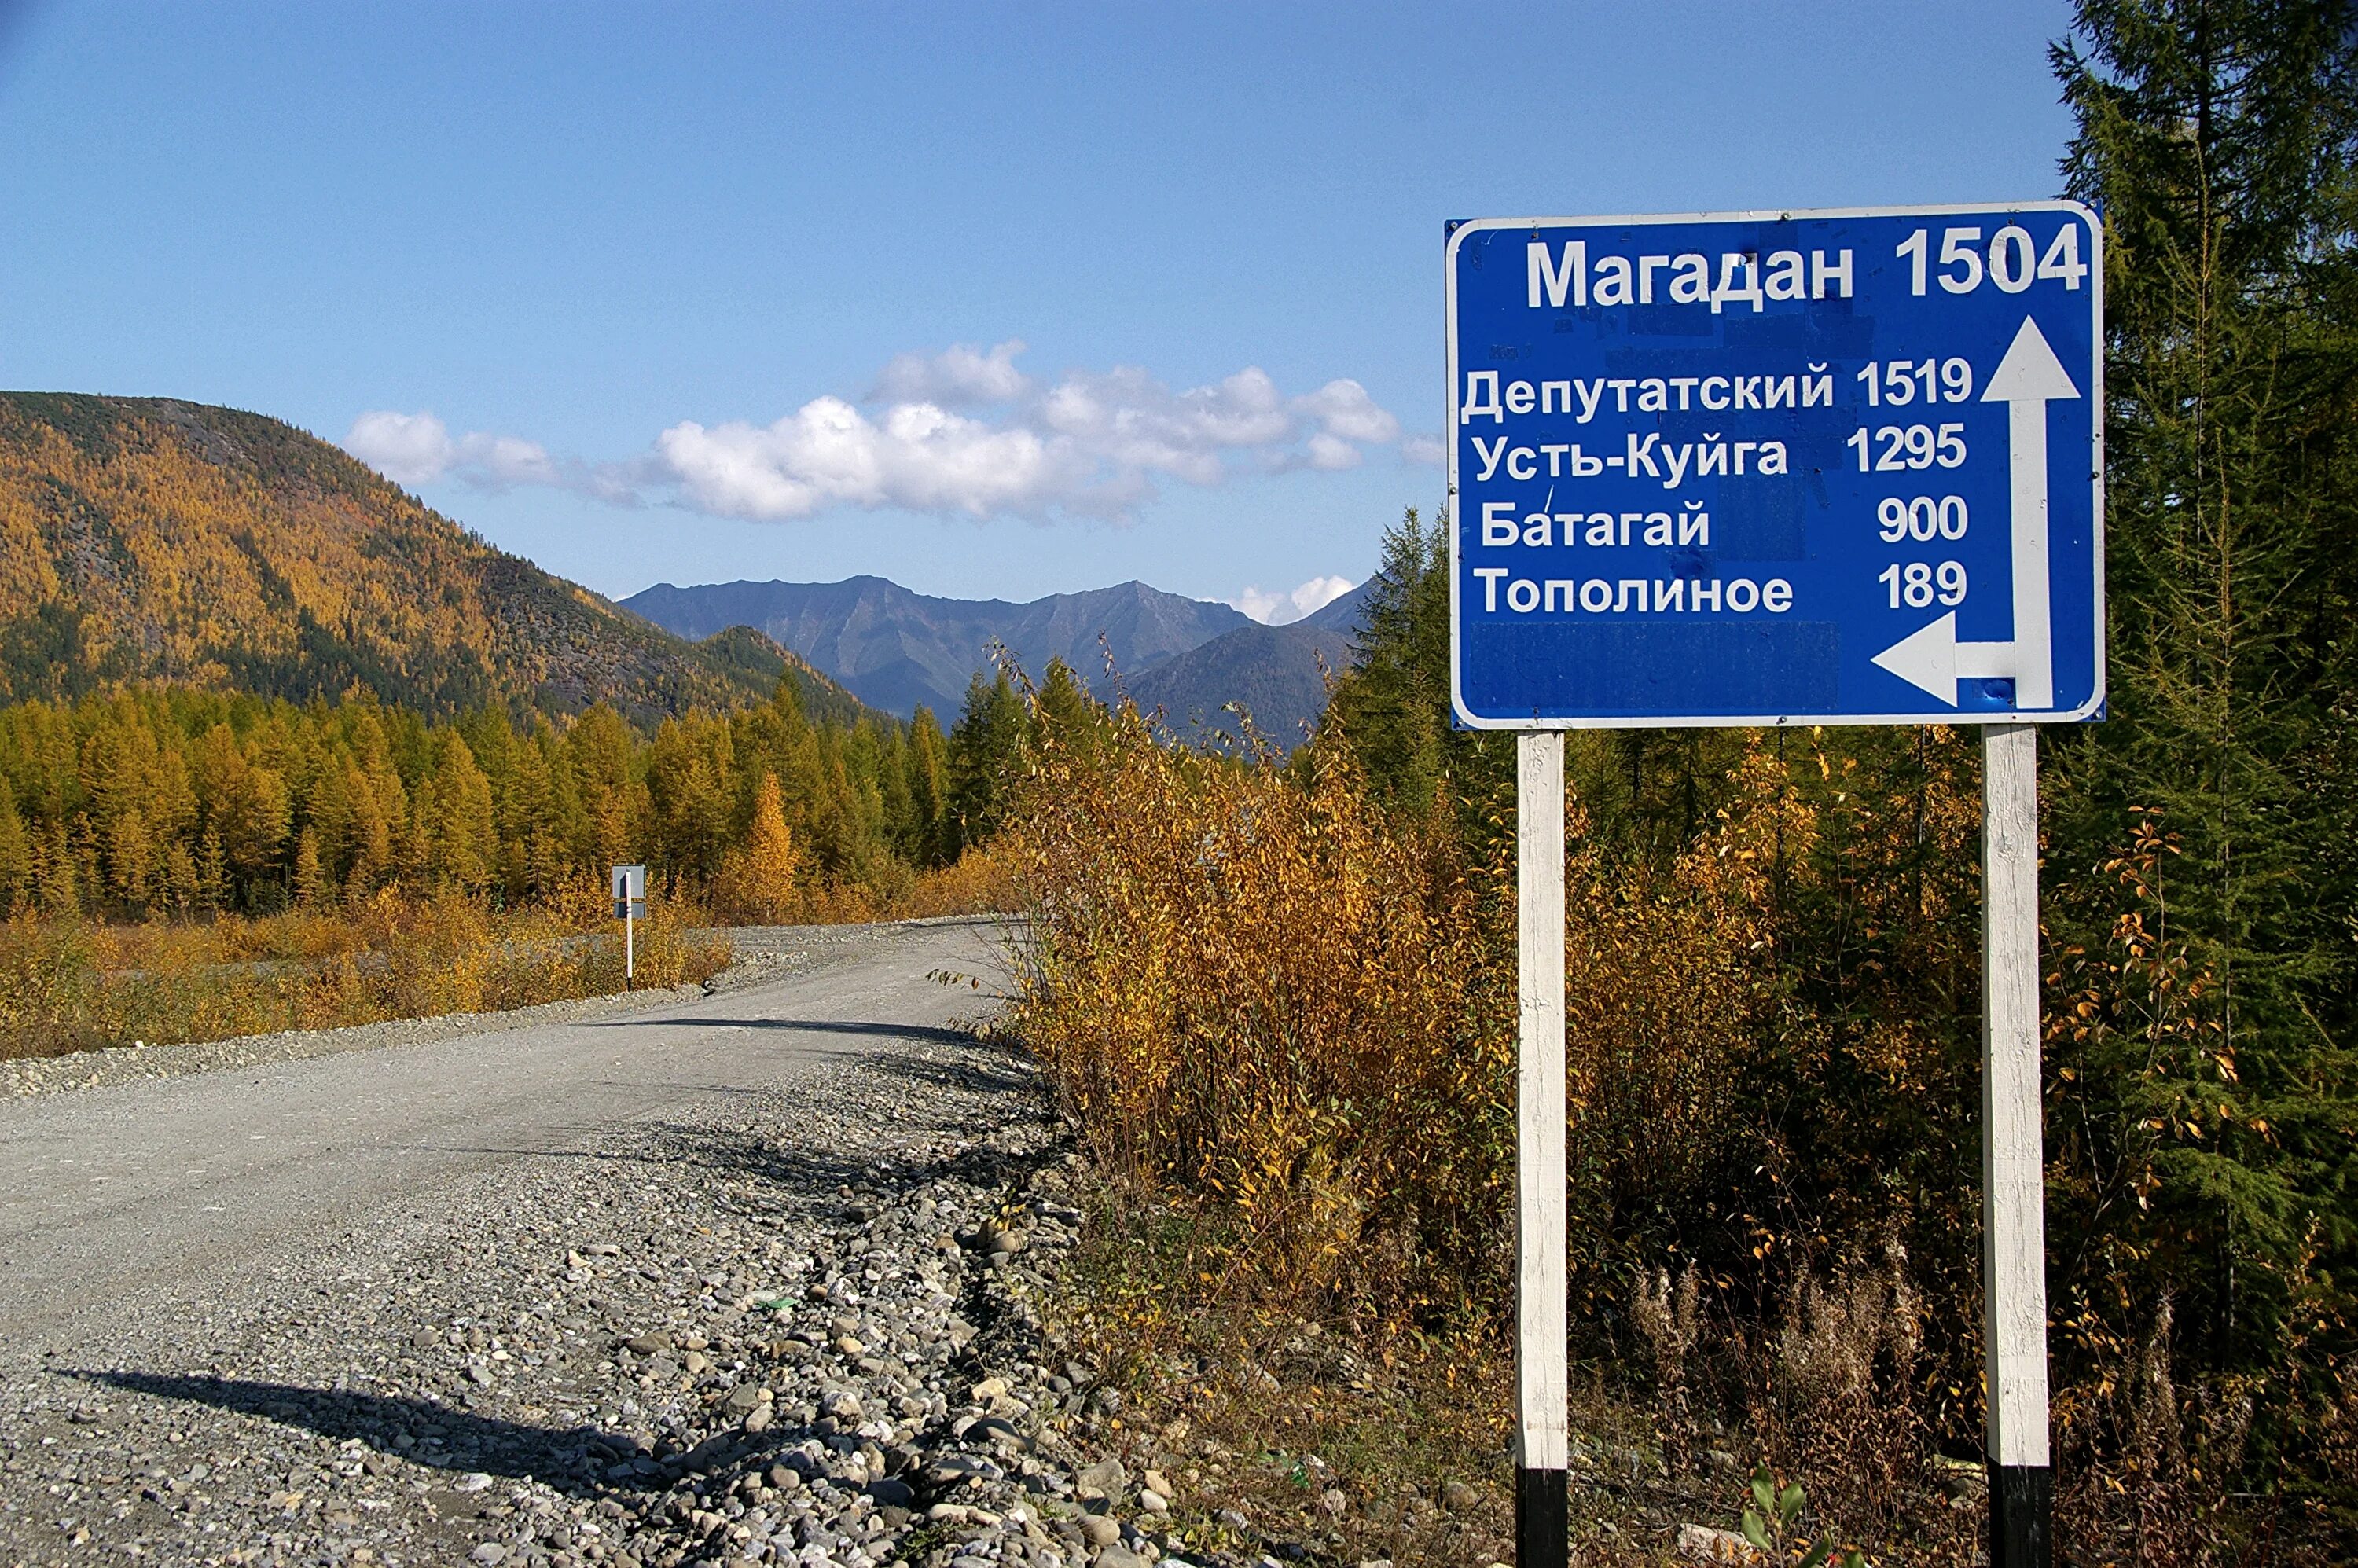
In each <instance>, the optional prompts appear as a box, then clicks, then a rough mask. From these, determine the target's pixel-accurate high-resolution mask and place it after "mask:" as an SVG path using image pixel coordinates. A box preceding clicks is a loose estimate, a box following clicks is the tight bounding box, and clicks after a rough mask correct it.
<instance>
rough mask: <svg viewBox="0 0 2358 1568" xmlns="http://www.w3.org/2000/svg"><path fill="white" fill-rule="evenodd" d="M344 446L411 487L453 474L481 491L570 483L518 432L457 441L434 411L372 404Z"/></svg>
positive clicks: (470, 435) (544, 452)
mask: <svg viewBox="0 0 2358 1568" xmlns="http://www.w3.org/2000/svg"><path fill="white" fill-rule="evenodd" d="M344 450H346V451H348V452H350V453H352V456H354V457H356V458H358V459H360V460H361V461H362V462H364V463H366V464H368V465H369V466H370V467H371V468H373V469H375V470H377V471H378V472H379V473H381V474H383V475H384V477H385V478H387V479H389V480H391V481H394V482H395V484H406V485H408V486H410V487H412V488H413V489H414V488H416V486H418V485H421V484H431V483H432V482H434V481H436V480H438V479H444V478H455V479H459V480H462V481H465V482H467V483H469V484H471V485H473V486H475V487H476V488H477V489H479V490H505V489H507V488H508V487H509V486H510V485H515V484H548V485H559V484H565V483H567V482H568V480H567V478H566V476H564V475H563V474H561V473H560V472H559V471H558V467H557V462H556V460H553V459H552V458H550V457H549V455H548V451H547V449H546V448H544V447H542V446H540V445H539V444H538V443H537V442H534V441H527V440H525V439H524V438H522V437H519V436H493V435H487V434H485V433H484V432H482V431H481V430H475V431H470V432H469V433H468V434H466V435H464V436H462V437H460V438H459V439H457V440H455V441H454V440H452V439H451V438H450V427H449V426H447V425H445V424H443V423H442V421H441V420H440V419H438V418H437V417H436V416H434V415H433V414H432V413H430V412H427V411H425V410H420V411H419V412H417V413H416V414H400V413H395V411H393V410H392V409H389V408H374V409H371V410H370V411H369V412H367V413H365V414H363V415H362V416H360V417H359V418H357V419H355V420H353V421H352V428H351V429H350V430H348V431H346V432H345V433H344Z"/></svg>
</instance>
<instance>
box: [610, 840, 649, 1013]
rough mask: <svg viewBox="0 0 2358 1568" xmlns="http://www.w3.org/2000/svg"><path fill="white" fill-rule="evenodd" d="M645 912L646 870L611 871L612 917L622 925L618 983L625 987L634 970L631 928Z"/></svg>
mask: <svg viewBox="0 0 2358 1568" xmlns="http://www.w3.org/2000/svg"><path fill="white" fill-rule="evenodd" d="M646 912H647V869H646V868H645V867H644V866H616V867H615V868H614V918H615V919H617V920H619V921H621V922H622V983H623V984H624V985H625V986H628V985H629V984H630V983H631V981H632V979H633V978H634V976H635V973H636V970H637V967H638V964H637V960H638V954H637V951H636V943H635V940H634V938H635V935H636V931H635V927H636V925H637V923H638V917H639V916H640V915H642V914H645V913H646Z"/></svg>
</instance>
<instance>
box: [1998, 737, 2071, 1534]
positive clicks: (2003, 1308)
mask: <svg viewBox="0 0 2358 1568" xmlns="http://www.w3.org/2000/svg"><path fill="white" fill-rule="evenodd" d="M2039 1108H2040V1096H2039V732H2038V730H2035V729H2034V728H2032V727H2031V726H2030V725H2028V724H1992V725H1988V726H1986V727H1985V728H1984V729H1983V730H1982V1324H1983V1330H1982V1332H1983V1345H1984V1354H1985V1356H1986V1357H1987V1366H1988V1378H1989V1387H1988V1389H1987V1390H1986V1392H1985V1398H1986V1401H1987V1409H1986V1418H1987V1444H1988V1453H1989V1485H1990V1544H1989V1551H1990V1561H1991V1563H1994V1564H1997V1565H1998V1568H2030V1565H2033V1564H2039V1565H2043V1564H2045V1563H2047V1561H2048V1554H2049V1550H2050V1547H2049V1541H2048V1535H2049V1525H2048V1520H2049V1518H2050V1513H2051V1511H2052V1508H2053V1498H2054V1481H2053V1473H2052V1472H2051V1471H2050V1470H2049V1469H2048V1458H2047V1210H2046V1155H2045V1152H2044V1144H2043V1141H2042V1137H2041V1130H2040V1122H2039Z"/></svg>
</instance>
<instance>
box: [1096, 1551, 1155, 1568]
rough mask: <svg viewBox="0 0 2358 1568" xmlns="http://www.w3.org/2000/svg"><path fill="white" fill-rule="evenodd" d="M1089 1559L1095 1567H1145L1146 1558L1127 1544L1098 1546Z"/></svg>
mask: <svg viewBox="0 0 2358 1568" xmlns="http://www.w3.org/2000/svg"><path fill="white" fill-rule="evenodd" d="M1090 1561H1091V1562H1093V1563H1096V1564H1097V1568H1147V1563H1146V1559H1145V1558H1143V1557H1141V1556H1140V1555H1139V1554H1138V1553H1137V1552H1132V1551H1131V1550H1130V1548H1128V1547H1127V1546H1100V1547H1098V1554H1097V1556H1096V1557H1094V1558H1092V1559H1091V1560H1090Z"/></svg>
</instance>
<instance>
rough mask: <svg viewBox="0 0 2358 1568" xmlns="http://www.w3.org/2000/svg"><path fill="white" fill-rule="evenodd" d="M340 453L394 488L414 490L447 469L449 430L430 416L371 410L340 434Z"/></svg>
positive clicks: (449, 450)
mask: <svg viewBox="0 0 2358 1568" xmlns="http://www.w3.org/2000/svg"><path fill="white" fill-rule="evenodd" d="M344 450H346V451H348V452H350V453H352V456H354V457H356V458H358V459H360V460H361V461H362V462H364V463H366V464H368V466H369V467H371V468H373V469H374V470H377V472H379V473H381V474H383V475H384V477H385V478H387V479H389V480H391V481H393V482H394V483H395V484H406V485H409V486H411V487H412V488H415V487H416V486H418V485H421V484H428V483H431V482H432V481H435V480H438V479H440V478H441V477H442V475H443V474H444V473H445V472H446V471H448V470H449V467H450V454H451V446H450V430H449V427H448V426H446V425H444V424H443V423H442V421H441V420H439V419H437V418H436V417H434V416H433V415H431V414H395V413H394V412H393V411H392V410H390V409H383V408H379V409H371V410H370V411H369V412H368V413H366V414H363V415H362V416H360V417H359V418H357V419H355V420H353V421H352V428H351V429H350V430H348V431H346V432H345V433H344Z"/></svg>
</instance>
